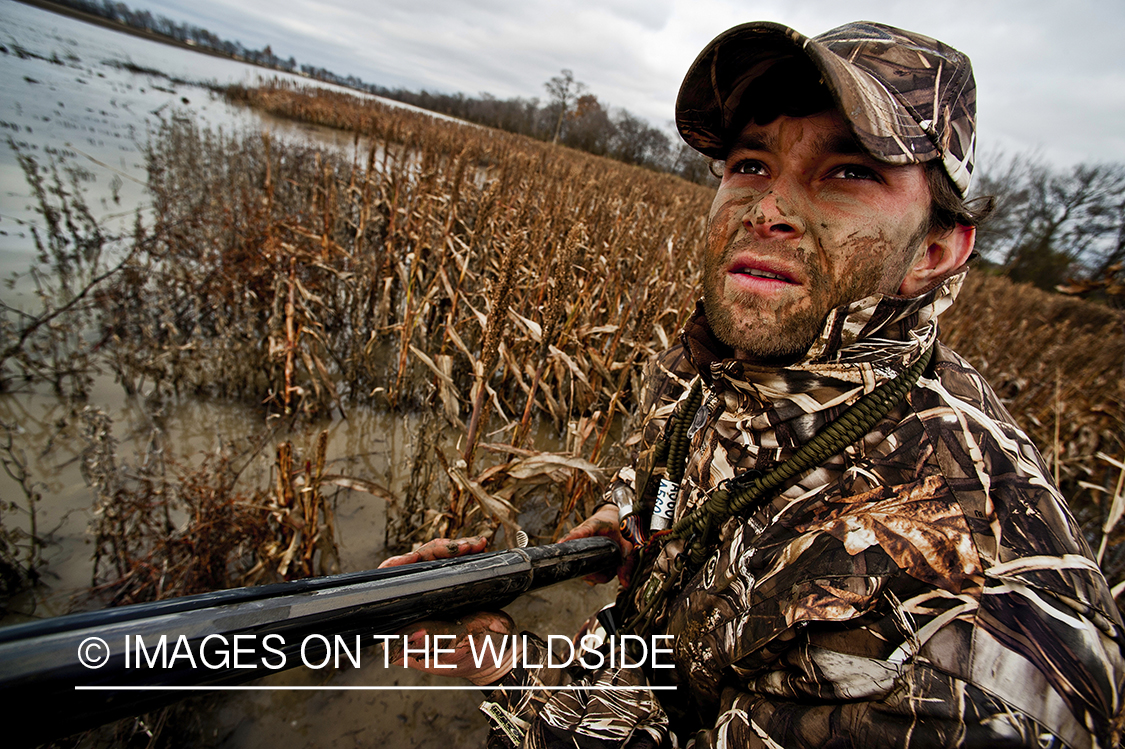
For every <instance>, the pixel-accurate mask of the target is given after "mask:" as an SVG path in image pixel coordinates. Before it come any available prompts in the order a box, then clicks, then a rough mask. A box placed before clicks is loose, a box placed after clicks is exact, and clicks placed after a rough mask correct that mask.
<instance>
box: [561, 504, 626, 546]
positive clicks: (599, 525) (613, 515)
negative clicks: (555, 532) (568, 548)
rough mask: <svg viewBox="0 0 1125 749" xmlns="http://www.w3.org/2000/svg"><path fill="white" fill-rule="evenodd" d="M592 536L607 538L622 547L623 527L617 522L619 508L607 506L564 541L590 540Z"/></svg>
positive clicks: (580, 525)
mask: <svg viewBox="0 0 1125 749" xmlns="http://www.w3.org/2000/svg"><path fill="white" fill-rule="evenodd" d="M592 536H605V537H606V538H610V539H612V540H614V541H616V542H617V544H618V545H619V546H620V545H621V543H622V538H621V527H620V523H619V522H618V520H617V507H615V506H614V505H605V506H604V507H602V508H601V509H600V510H598V511H597V512H595V513H594V514H593V515H591V516H590V517H588V518H586V519H585V520H583V521H582V522H581V523H580V524H579V525H577V526H576V527H575V528H574V529H573V530H572V531H571V532H570V533H568V534H566V536H564V537H563V539H562V540H563V541H570V540H573V539H576V538H590V537H592Z"/></svg>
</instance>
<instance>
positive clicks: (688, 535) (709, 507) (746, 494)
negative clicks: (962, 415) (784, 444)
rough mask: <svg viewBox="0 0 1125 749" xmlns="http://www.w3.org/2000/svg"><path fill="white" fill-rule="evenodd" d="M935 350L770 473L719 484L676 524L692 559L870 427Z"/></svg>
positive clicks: (903, 394) (913, 380) (675, 533)
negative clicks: (736, 519)
mask: <svg viewBox="0 0 1125 749" xmlns="http://www.w3.org/2000/svg"><path fill="white" fill-rule="evenodd" d="M933 354H934V347H933V346H931V347H930V348H929V349H927V350H926V352H925V353H924V354H922V356H921V357H919V359H918V361H916V362H914V364H913V365H911V366H910V368H909V369H907V370H906V371H904V372H903V373H902V374H900V375H899V376H898V377H895V378H894V379H893V380H888V381H887V382H884V383H883V384H882V385H880V386H879V387H877V388H876V389H875V390H873V391H871V392H870V393H868V394H867V395H865V396H863V397H862V398H860V399H859V400H858V401H856V402H855V403H853V404H852V405H851V406H850V407H848V409H847V410H846V411H844V413H842V414H840V416H839V417H838V418H836V419H834V420H833V421H831V422H830V423H829V424H828V425H827V426H825V427H824V429H822V430H820V431H819V432H818V433H817V434H816V436H815V437H813V438H812V439H811V440H809V441H808V442H806V443H805V444H804V445H802V446H801V448H800V449H799V450H797V452H796V453H794V454H793V456H792V457H790V458H789V459H788V460H786V461H785V462H783V463H781V464H780V465H777V466H775V467H774V468H773V470H771V471H770V472H769V473H767V474H765V475H764V476H760V477H759V478H756V479H754V480H753V481H752V482H747V481H745V480H740V479H742V477H741V476H736V477H734V478H731V479H727V480H726V481H724V482H723V483H722V484H720V485H719V486H718V487H717V488H716V489H715V490H714V491H712V492H711V495H710V497H709V498H708V500H707V501H706V502H705V503H704V504H703V505H701V506H699V507H697V508H696V509H695V510H694V511H692V512H691V513H690V514H688V515H685V516H684V517H682V518H681V519H680V521H679V522H678V523H676V524H675V525H673V526H672V535H673V536H675V537H677V538H682V539H690V542H689V544H688V545H689V553H690V554H691V561H692V563H693V564H696V565H699V564H702V563H703V560H705V559H706V558H707V555H708V547H709V546H710V543H709V542H710V537H711V536H712V535H713V533H714V531H715V529H716V528H717V526H718V525H719V524H720V523H722V522H723V521H725V520H726V519H727V518H728V517H730V516H732V515H738V514H740V513H742V512H744V511H746V510H747V509H748V508H749V507H751V506H752V505H753V504H754V503H756V502H759V501H760V500H762V499H764V498H766V497H767V496H769V495H771V494H772V493H773V491H774V490H775V489H777V488H778V487H780V486H782V485H783V484H785V483H786V482H787V481H789V480H790V479H791V478H793V477H794V476H796V475H798V474H800V473H804V472H805V471H807V470H809V469H810V468H813V467H815V466H818V465H820V464H821V463H823V462H824V461H825V460H827V459H828V458H830V457H832V456H833V455H835V454H837V453H838V452H840V451H841V450H843V449H844V448H845V447H847V446H848V445H850V444H852V443H853V442H855V441H856V440H858V439H860V438H861V437H863V435H865V434H867V433H868V432H869V431H871V428H872V427H874V426H875V424H877V423H878V422H879V420H880V419H882V418H883V417H884V416H886V415H887V414H888V413H890V412H891V409H893V408H894V407H895V406H897V405H898V404H899V403H901V402H902V400H903V398H905V397H906V394H907V393H908V392H909V391H910V389H911V388H913V387H914V386H915V385H916V384H917V383H918V380H919V379H920V378H921V376H922V372H924V371H925V369H926V367H928V366H929V364H930V360H931V359H932V358H933ZM681 473H682V472H681Z"/></svg>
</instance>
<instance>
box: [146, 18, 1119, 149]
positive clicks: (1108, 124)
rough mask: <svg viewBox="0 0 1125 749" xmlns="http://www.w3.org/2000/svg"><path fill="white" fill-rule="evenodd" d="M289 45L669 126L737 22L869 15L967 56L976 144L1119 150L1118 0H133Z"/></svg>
mask: <svg viewBox="0 0 1125 749" xmlns="http://www.w3.org/2000/svg"><path fill="white" fill-rule="evenodd" d="M128 4H129V5H130V7H133V8H148V9H149V10H151V11H153V12H154V13H156V14H160V15H166V16H168V17H169V18H173V19H176V20H180V21H187V22H190V23H194V24H196V25H198V26H203V27H205V28H208V29H210V30H212V31H213V32H215V33H216V34H218V35H219V36H221V37H224V38H228V39H237V40H239V41H241V42H242V43H243V44H245V45H247V46H250V47H254V48H261V47H262V46H264V45H265V44H267V43H268V44H272V46H273V51H274V52H275V53H276V54H278V55H279V56H281V57H288V56H289V55H293V56H294V57H296V58H297V60H298V62H301V63H309V64H314V65H317V66H320V67H324V68H328V69H329V70H332V71H334V72H336V73H339V74H341V75H347V74H353V75H356V76H358V77H360V78H362V79H364V80H365V81H369V82H372V83H378V84H380V85H384V86H389V87H397V86H402V87H405V88H408V89H412V90H420V89H423V88H424V89H427V90H430V91H441V92H448V93H453V92H458V91H460V92H464V93H466V94H469V95H477V94H479V93H480V92H484V91H487V92H489V93H491V94H493V95H494V96H497V97H499V98H508V97H512V96H522V97H535V96H537V97H540V98H545V94H544V90H543V83H544V82H545V81H546V80H547V79H548V78H550V77H551V76H553V75H557V74H558V72H559V70H560V69H562V68H570V69H571V70H573V71H574V74H575V77H576V78H578V80H580V81H583V82H585V83H586V84H587V86H588V87H589V90H590V92H591V93H593V94H595V95H596V96H597V97H598V99H599V100H600V101H601V102H602V103H603V104H605V105H609V106H616V107H625V108H626V109H629V110H630V111H632V112H633V113H634V114H638V115H641V116H643V117H646V118H647V119H649V120H650V121H651V122H652V123H653V124H655V125H658V126H662V127H665V126H668V124H669V123H670V122H671V120H672V117H673V106H674V103H675V99H676V91H677V89H678V88H679V85H680V80H681V79H682V77H683V74H684V72H685V71H686V70H687V67H688V65H689V64H690V63H691V61H692V60H693V59H695V56H696V55H697V54H698V53H699V51H700V50H701V49H702V48H703V46H704V45H705V44H706V43H707V42H708V41H710V39H712V38H713V37H714V36H716V35H717V34H718V33H720V32H721V31H723V30H724V29H726V28H729V27H730V26H734V25H736V24H739V23H743V22H746V21H753V20H768V21H778V22H781V23H785V24H788V25H790V26H792V27H793V28H796V29H797V30H798V31H800V32H802V33H804V34H809V35H815V34H818V33H821V32H823V31H827V30H828V29H830V28H833V27H835V26H838V25H840V24H842V23H846V22H848V21H854V20H871V21H880V22H883V23H889V24H892V25H896V26H901V27H903V28H907V29H911V30H914V31H919V32H922V33H925V34H927V35H929V36H933V37H936V38H938V39H941V40H942V41H944V42H946V43H948V44H951V45H952V46H954V47H957V48H958V49H960V50H961V51H963V52H965V53H967V54H968V55H969V57H971V58H972V60H973V66H974V69H975V71H976V77H977V86H978V114H979V135H980V144H981V149H982V151H983V152H984V153H983V154H982V155H987V154H989V153H996V152H997V151H998V150H1000V149H1002V150H1004V151H1005V152H1007V153H1014V152H1036V153H1038V154H1039V155H1041V156H1043V157H1044V158H1046V159H1049V160H1050V161H1052V162H1055V163H1057V164H1059V165H1064V164H1072V163H1075V162H1078V161H1122V162H1125V55H1123V54H1122V48H1123V46H1125V44H1123V42H1122V35H1123V33H1125V2H1121V0H1066V1H1061V0H967V1H966V0H945V1H944V2H922V1H921V0H903V1H898V0H879V1H871V2H868V1H867V0H782V1H779V2H773V1H759V0H742V2H736V1H735V0H570V1H569V2H548V1H546V0H543V1H536V0H240V1H239V2H238V3H230V2H229V1H228V0H191V1H190V2H187V1H186V0H131V1H130V2H128Z"/></svg>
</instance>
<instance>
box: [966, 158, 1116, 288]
mask: <svg viewBox="0 0 1125 749" xmlns="http://www.w3.org/2000/svg"><path fill="white" fill-rule="evenodd" d="M977 192H978V193H981V194H990V195H994V196H996V198H997V209H996V213H995V214H994V215H993V217H992V218H991V219H990V220H989V222H988V224H987V225H986V226H985V227H984V228H982V230H981V232H980V234H979V237H978V246H979V247H980V249H981V251H982V253H983V254H984V255H985V257H986V258H987V259H989V260H991V261H992V262H995V263H997V264H998V265H999V266H1000V267H1001V268H1002V269H1003V270H1004V272H1005V273H1006V274H1007V275H1008V276H1010V277H1011V278H1013V279H1014V280H1017V281H1027V282H1031V283H1034V284H1036V285H1037V286H1040V287H1042V288H1046V289H1051V288H1054V287H1055V286H1056V285H1057V284H1059V283H1061V282H1063V281H1064V280H1066V278H1067V277H1069V276H1077V277H1091V276H1100V275H1103V274H1104V273H1105V271H1106V269H1107V268H1109V267H1110V266H1112V265H1114V264H1115V263H1117V262H1120V261H1121V260H1122V259H1123V256H1125V165H1122V164H1078V165H1076V166H1073V167H1070V168H1067V169H1061V170H1060V169H1055V168H1052V167H1049V166H1047V165H1045V164H1043V163H1041V162H1039V161H1037V160H1035V159H1033V158H1030V157H1027V156H1015V157H1013V158H1010V159H1000V160H998V161H997V162H996V166H993V167H991V168H990V169H988V170H986V171H985V173H984V174H983V175H982V177H981V180H980V184H979V187H978V188H977Z"/></svg>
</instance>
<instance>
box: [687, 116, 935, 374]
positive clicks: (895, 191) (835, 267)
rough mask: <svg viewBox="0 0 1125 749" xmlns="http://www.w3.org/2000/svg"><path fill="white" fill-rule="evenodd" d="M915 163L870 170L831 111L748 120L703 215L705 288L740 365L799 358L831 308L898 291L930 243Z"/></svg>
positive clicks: (872, 165)
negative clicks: (741, 361) (762, 122)
mask: <svg viewBox="0 0 1125 749" xmlns="http://www.w3.org/2000/svg"><path fill="white" fill-rule="evenodd" d="M929 203H930V196H929V189H928V188H927V186H926V181H925V177H924V174H923V170H922V167H921V166H918V165H908V166H894V165H890V164H884V163H882V162H879V161H876V160H874V159H873V158H871V157H870V156H868V155H867V154H865V153H863V151H862V150H861V149H860V148H859V146H858V145H857V144H856V143H855V141H854V140H853V138H852V136H851V134H850V133H849V132H848V129H847V126H846V125H845V124H844V122H843V120H842V119H841V118H840V116H839V114H837V113H836V112H823V113H821V114H818V115H813V116H811V117H802V118H791V117H780V118H778V119H777V120H774V121H773V122H771V123H770V124H768V125H764V126H762V125H757V124H754V123H751V124H750V125H748V126H747V127H746V128H745V129H744V130H743V131H742V134H741V135H740V136H739V138H738V140H737V142H736V143H735V145H734V147H733V148H732V149H731V151H730V153H729V155H728V157H727V160H726V165H725V169H724V173H723V180H722V183H721V184H720V185H719V190H718V193H717V194H716V195H715V200H714V203H713V204H712V206H711V213H710V221H709V225H708V236H707V249H706V257H705V259H704V276H703V291H704V304H705V306H706V309H707V318H708V321H709V322H710V324H711V327H712V329H713V330H714V332H715V335H716V336H718V338H719V339H720V340H721V341H723V342H724V343H726V344H727V345H729V346H732V347H733V348H734V349H735V350H736V354H737V355H738V356H739V357H741V358H746V359H750V360H753V361H759V362H762V363H781V362H785V361H792V360H795V359H799V358H800V357H801V355H803V354H804V353H805V352H806V351H807V350H808V349H809V347H810V346H811V345H812V344H813V342H814V341H815V340H816V337H817V335H818V334H819V333H820V331H821V328H822V327H823V324H824V320H825V318H826V317H827V315H828V313H829V312H830V311H831V310H832V309H833V308H835V307H838V306H839V305H841V304H846V303H848V302H853V301H856V300H859V299H862V298H864V297H866V296H869V295H871V294H874V293H884V294H890V293H897V292H898V291H899V287H900V285H901V284H902V281H903V278H904V276H905V275H906V272H907V270H908V269H909V268H910V267H911V265H912V264H913V263H914V262H915V260H916V258H917V256H918V255H919V253H920V251H921V249H922V248H923V245H924V243H925V239H926V236H927V232H926V228H927V223H928V218H929Z"/></svg>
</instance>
